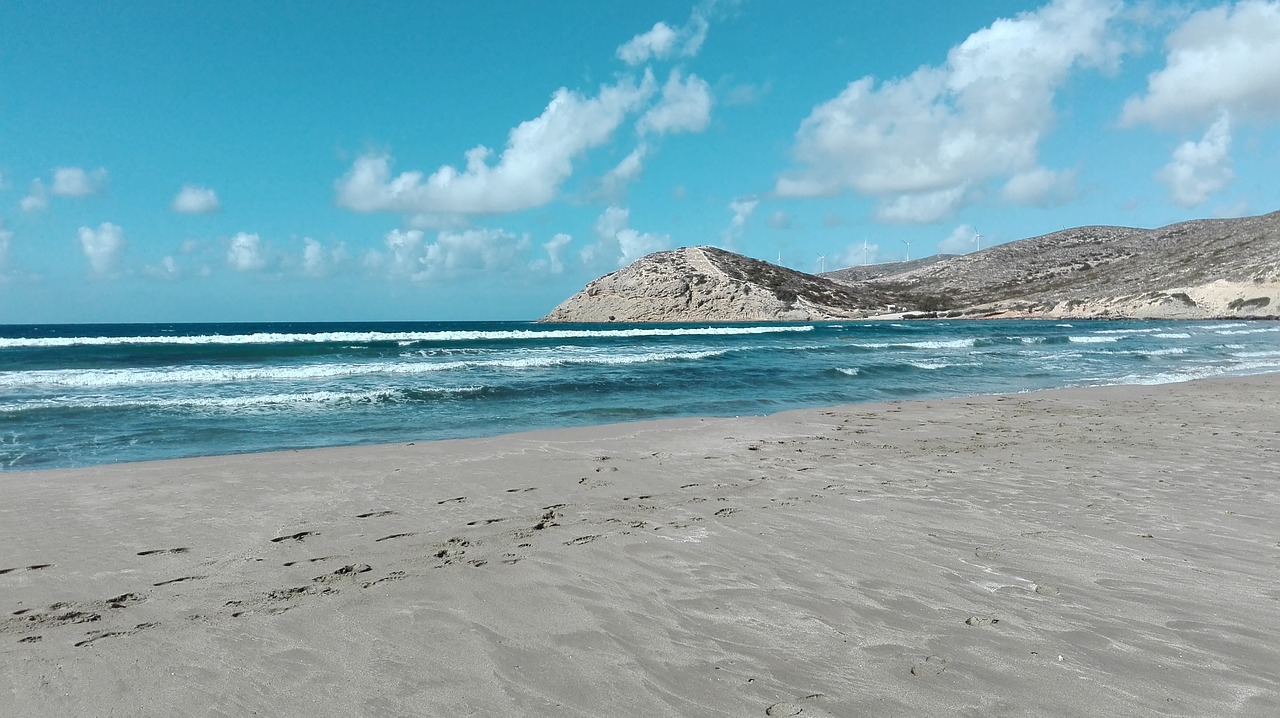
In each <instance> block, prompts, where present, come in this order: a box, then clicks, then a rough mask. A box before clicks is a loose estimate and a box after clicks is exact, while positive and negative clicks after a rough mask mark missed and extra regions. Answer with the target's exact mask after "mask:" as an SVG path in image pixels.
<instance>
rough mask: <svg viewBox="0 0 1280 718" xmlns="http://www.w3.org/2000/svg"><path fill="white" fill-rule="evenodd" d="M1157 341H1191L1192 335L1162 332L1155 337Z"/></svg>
mask: <svg viewBox="0 0 1280 718" xmlns="http://www.w3.org/2000/svg"><path fill="white" fill-rule="evenodd" d="M1153 336H1154V337H1155V338H1157V339H1190V338H1191V335H1190V334H1186V333H1183V332H1161V333H1160V334H1155V335H1153Z"/></svg>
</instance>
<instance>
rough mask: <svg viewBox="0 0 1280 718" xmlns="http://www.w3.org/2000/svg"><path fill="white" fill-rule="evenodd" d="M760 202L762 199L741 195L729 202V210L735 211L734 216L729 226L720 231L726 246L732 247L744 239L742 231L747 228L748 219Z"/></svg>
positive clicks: (721, 238)
mask: <svg viewBox="0 0 1280 718" xmlns="http://www.w3.org/2000/svg"><path fill="white" fill-rule="evenodd" d="M758 204H760V200H759V199H757V198H755V197H739V198H738V199H735V200H733V201H732V202H730V203H729V211H730V212H733V218H732V219H730V220H729V226H728V227H726V228H725V230H724V231H723V232H721V233H720V241H722V242H723V243H724V246H726V247H728V248H730V249H732V248H733V247H734V246H735V245H736V244H737V242H738V240H739V239H742V233H743V232H745V231H746V229H747V220H748V219H750V218H751V213H752V212H755V211H756V205H758Z"/></svg>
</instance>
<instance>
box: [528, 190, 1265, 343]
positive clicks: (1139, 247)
mask: <svg viewBox="0 0 1280 718" xmlns="http://www.w3.org/2000/svg"><path fill="white" fill-rule="evenodd" d="M903 314H905V315H907V316H920V315H925V316H938V315H939V314H942V315H946V316H1018V317H1034V316H1041V317H1063V318H1118V317H1135V318H1170V319H1183V318H1185V319H1194V318H1214V317H1254V318H1261V317H1278V316H1280V212H1274V213H1272V214H1268V215H1263V216H1258V217H1244V218H1239V219H1206V220H1194V221H1190V222H1182V223H1179V224H1173V225H1169V226H1167V227H1162V228H1160V229H1136V228H1130V227H1077V228H1075V229H1066V230H1062V231H1059V232H1053V233H1051V234H1046V235H1042V236H1039V237H1032V238H1029V239H1023V240H1019V241H1016V242H1009V243H1007V244H1001V245H996V246H994V247H990V248H988V249H984V250H982V251H981V252H975V253H972V254H965V255H959V256H939V257H929V258H925V259H919V260H913V261H911V262H897V263H887V264H879V265H869V266H865V267H851V268H847V269H841V270H836V271H832V272H827V273H825V274H824V275H822V276H815V275H810V274H805V273H803V272H796V271H794V270H791V269H787V268H785V267H779V266H776V265H773V264H770V263H768V262H762V261H760V260H757V259H751V258H749V257H744V256H742V255H738V254H734V253H732V252H727V251H725V250H722V249H716V248H714V247H687V248H683V249H677V250H672V251H668V252H658V253H656V254H651V255H649V256H647V257H643V258H641V259H639V260H637V261H636V262H634V263H632V264H631V265H629V266H627V267H624V268H623V269H620V270H618V271H616V272H613V273H612V274H608V275H605V276H604V277H601V278H599V279H597V280H595V281H593V282H591V283H590V284H588V285H587V286H586V287H585V288H584V289H583V290H582V291H581V292H578V293H577V294H575V295H574V296H572V297H570V298H569V299H567V300H565V301H564V302H562V303H561V304H560V305H559V306H557V307H556V308H555V309H554V310H552V312H551V313H550V314H548V315H547V316H546V317H545V318H544V321H560V322H568V321H581V322H603V321H625V322H679V321H813V320H822V319H845V318H857V317H867V316H875V315H893V316H898V315H903Z"/></svg>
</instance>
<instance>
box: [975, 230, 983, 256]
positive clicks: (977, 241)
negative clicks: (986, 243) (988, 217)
mask: <svg viewBox="0 0 1280 718" xmlns="http://www.w3.org/2000/svg"><path fill="white" fill-rule="evenodd" d="M973 242H974V244H977V245H978V251H979V252H981V251H982V235H981V234H979V233H978V232H974V233H973Z"/></svg>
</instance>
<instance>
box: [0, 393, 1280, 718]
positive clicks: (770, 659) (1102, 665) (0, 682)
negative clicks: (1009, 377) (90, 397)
mask: <svg viewBox="0 0 1280 718" xmlns="http://www.w3.org/2000/svg"><path fill="white" fill-rule="evenodd" d="M1277 467H1280V376H1276V375H1272V376H1262V377H1247V378H1233V379H1218V380H1212V381H1203V382H1192V383H1186V384H1175V385H1165V386H1157V387H1115V388H1099V389H1082V390H1062V391H1052V392H1043V393H1033V394H1020V395H1011V396H989V397H972V398H961V399H952V400H940V401H921V402H903V403H892V404H876V405H858V406H848V407H837V408H829V409H816V410H803V411H792V412H787V413H783V414H778V415H775V416H770V417H745V418H738V419H702V420H698V419H693V420H670V421H659V422H649V423H636V424H625V425H616V426H605V427H596V428H591V429H574V430H563V431H551V432H540V433H531V434H520V435H512V436H503V437H496V438H492V439H483V440H467V441H445V442H416V443H411V444H406V445H394V446H377V447H362V448H342V449H325V450H312V451H297V452H283V453H275V454H261V455H245V456H233V457H213V458H203V459H193V460H180V461H168V462H157V463H146V464H125V465H114V466H106V467H97V468H88V469H76V470H65V471H64V470H59V471H48V472H33V473H11V474H3V475H0V715H4V716H10V717H19V716H49V717H52V716H59V717H69V716H107V715H119V716H153V715H155V716H179V715H181V716H250V715H263V716H458V715H476V716H542V715H548V716H550V715H554V716H655V715H656V716H766V715H768V716H789V715H802V716H872V715H874V716H922V715H938V716H941V715H959V716H1047V715H1051V716H1101V715H1107V716H1167V715H1174V716H1259V717H1261V716H1275V715H1280V670H1277V667H1280V468H1277Z"/></svg>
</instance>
